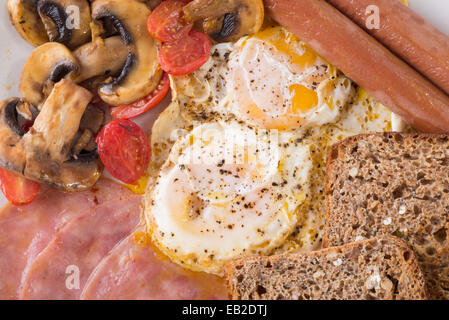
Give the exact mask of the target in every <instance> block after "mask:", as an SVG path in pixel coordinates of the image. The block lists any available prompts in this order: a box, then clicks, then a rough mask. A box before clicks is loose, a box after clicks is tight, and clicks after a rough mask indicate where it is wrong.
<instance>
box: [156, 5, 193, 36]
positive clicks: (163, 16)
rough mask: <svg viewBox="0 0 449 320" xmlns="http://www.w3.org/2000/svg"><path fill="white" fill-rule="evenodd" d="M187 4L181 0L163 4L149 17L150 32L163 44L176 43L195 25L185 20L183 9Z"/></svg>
mask: <svg viewBox="0 0 449 320" xmlns="http://www.w3.org/2000/svg"><path fill="white" fill-rule="evenodd" d="M185 4H186V2H184V1H181V0H166V1H163V2H161V4H160V5H158V6H157V7H156V8H155V9H154V10H153V12H152V13H151V14H150V16H149V17H148V23H147V25H148V32H150V34H151V35H152V36H153V37H154V38H156V39H158V40H160V41H162V42H169V41H175V40H178V39H181V38H182V37H184V36H186V35H187V34H188V33H189V31H190V30H191V29H192V26H193V23H191V22H187V21H186V20H185V19H184V18H183V15H184V13H183V11H182V8H183V7H184V6H185Z"/></svg>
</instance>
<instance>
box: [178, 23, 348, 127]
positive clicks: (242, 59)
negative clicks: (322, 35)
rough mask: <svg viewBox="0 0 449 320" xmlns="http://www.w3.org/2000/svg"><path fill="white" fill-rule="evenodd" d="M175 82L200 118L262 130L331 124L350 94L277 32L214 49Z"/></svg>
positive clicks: (303, 48) (339, 78)
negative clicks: (232, 120) (227, 118)
mask: <svg viewBox="0 0 449 320" xmlns="http://www.w3.org/2000/svg"><path fill="white" fill-rule="evenodd" d="M174 79H175V80H174V82H175V86H176V90H177V92H178V93H180V95H181V96H184V97H187V98H192V99H193V100H194V101H195V104H196V105H202V106H203V107H202V109H203V110H200V111H201V112H202V113H203V114H204V113H214V114H220V115H223V114H229V113H231V114H233V115H234V116H236V117H237V118H238V119H239V120H242V121H245V123H247V124H250V125H254V126H257V127H259V128H264V129H279V130H294V129H298V128H304V127H311V126H314V125H322V124H325V123H331V122H334V121H336V120H337V119H338V117H339V116H340V114H341V111H342V109H343V107H344V106H345V105H346V103H347V102H348V101H349V100H350V99H351V97H352V96H353V94H354V90H353V87H352V84H351V81H350V80H349V79H348V78H346V77H344V76H343V75H341V74H339V73H338V72H337V70H336V69H335V68H334V67H333V66H331V65H330V64H329V63H327V62H326V61H325V60H324V59H323V58H321V57H319V56H318V55H317V54H315V52H314V51H313V50H311V49H310V48H309V47H308V46H307V45H306V44H305V43H303V42H301V41H299V40H297V39H296V37H295V36H294V35H293V34H292V33H290V32H288V31H286V30H285V29H283V28H281V27H272V28H268V29H266V30H264V31H263V32H259V33H258V34H256V35H255V36H252V37H244V38H242V39H241V40H239V41H238V42H237V43H235V44H221V45H218V46H216V47H215V49H214V51H213V54H212V58H211V59H210V61H209V62H208V63H207V64H206V65H205V66H203V67H202V68H201V69H200V70H199V71H198V72H196V73H194V74H193V75H191V76H190V77H182V78H179V77H176V78H174ZM204 79H206V80H207V81H204Z"/></svg>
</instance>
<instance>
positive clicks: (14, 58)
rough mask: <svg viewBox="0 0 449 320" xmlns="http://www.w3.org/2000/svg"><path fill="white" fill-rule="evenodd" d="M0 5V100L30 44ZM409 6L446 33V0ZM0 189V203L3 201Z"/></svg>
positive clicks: (419, 0) (418, 0) (148, 120)
mask: <svg viewBox="0 0 449 320" xmlns="http://www.w3.org/2000/svg"><path fill="white" fill-rule="evenodd" d="M2 2H3V4H2V5H1V6H0V100H3V99H7V98H9V97H14V96H19V91H18V82H19V78H20V72H21V70H22V67H23V65H24V63H25V61H26V59H27V57H28V55H29V54H30V52H31V51H32V49H33V47H32V46H30V45H29V44H27V43H26V42H25V41H24V40H23V39H22V38H21V37H20V36H19V35H18V33H17V32H16V31H15V29H14V27H13V26H12V25H11V23H10V22H9V18H8V13H7V9H6V1H2ZM409 2H410V6H411V8H413V9H414V10H415V11H417V12H418V13H420V14H421V15H422V16H423V17H424V18H426V19H427V20H428V21H431V22H432V23H433V24H434V25H435V26H436V27H437V28H439V29H440V30H441V31H443V32H445V33H447V34H448V35H449V19H447V17H448V15H449V1H446V0H409ZM168 101H169V100H168V99H166V101H165V103H164V104H163V105H161V107H158V108H157V109H155V110H152V111H151V112H150V113H148V114H147V115H145V116H144V117H142V118H140V119H138V121H137V122H138V123H139V124H140V125H141V126H142V127H143V128H145V129H146V131H149V130H150V129H151V126H152V123H153V121H154V119H155V118H156V116H157V114H158V113H159V112H160V111H161V110H162V109H163V107H164V106H165V105H167V103H168ZM6 202H7V201H6V199H5V198H4V196H3V195H2V194H1V193H0V206H3V205H4V204H6Z"/></svg>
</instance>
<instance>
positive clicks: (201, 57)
mask: <svg viewBox="0 0 449 320" xmlns="http://www.w3.org/2000/svg"><path fill="white" fill-rule="evenodd" d="M209 56H210V41H209V37H208V36H207V35H206V34H204V33H202V32H199V31H195V30H191V31H190V32H189V34H188V36H186V37H184V38H182V39H179V40H177V41H174V42H166V43H163V44H162V46H161V48H160V50H159V55H158V58H159V63H160V64H161V68H162V69H163V70H164V71H165V72H167V73H169V74H173V75H177V76H181V75H185V74H189V73H192V72H193V71H195V70H197V69H198V68H199V67H201V66H202V65H203V64H205V63H206V62H207V60H209Z"/></svg>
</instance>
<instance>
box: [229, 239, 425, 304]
mask: <svg viewBox="0 0 449 320" xmlns="http://www.w3.org/2000/svg"><path fill="white" fill-rule="evenodd" d="M226 280H227V285H228V290H229V295H230V297H231V298H232V299H242V300H274V299H293V300H298V299H299V300H330V299H338V300H355V299H357V300H363V299H382V300H384V299H394V300H396V299H426V297H427V296H426V289H425V280H424V275H423V273H422V271H421V269H420V266H419V264H418V262H417V260H416V258H415V255H414V253H413V251H412V250H411V249H410V248H409V246H408V245H407V244H406V243H405V242H404V241H402V240H400V239H398V238H395V237H392V236H383V237H379V238H374V239H370V240H365V241H360V242H353V243H350V244H347V245H344V246H340V247H333V248H328V249H323V250H320V251H312V252H304V253H294V254H283V255H278V256H270V257H252V258H245V259H241V260H236V261H234V262H232V263H230V264H229V265H227V266H226Z"/></svg>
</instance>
